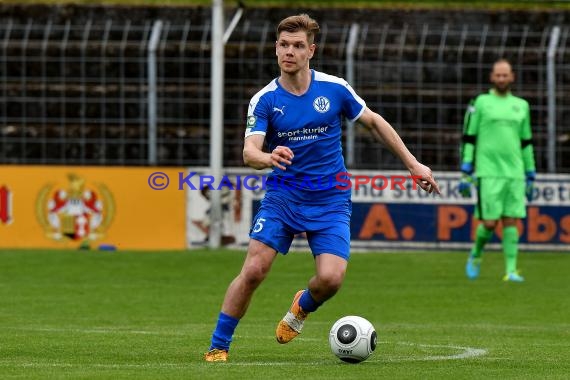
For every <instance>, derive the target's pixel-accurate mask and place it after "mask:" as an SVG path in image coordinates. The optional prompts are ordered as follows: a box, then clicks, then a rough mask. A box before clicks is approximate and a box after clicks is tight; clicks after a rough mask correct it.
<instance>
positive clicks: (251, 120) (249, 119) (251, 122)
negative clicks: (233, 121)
mask: <svg viewBox="0 0 570 380" xmlns="http://www.w3.org/2000/svg"><path fill="white" fill-rule="evenodd" d="M256 121H257V117H255V115H251V116H248V117H247V127H248V128H250V129H251V128H252V127H254V126H255V122H256Z"/></svg>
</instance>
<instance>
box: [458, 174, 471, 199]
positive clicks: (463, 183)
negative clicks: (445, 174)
mask: <svg viewBox="0 0 570 380" xmlns="http://www.w3.org/2000/svg"><path fill="white" fill-rule="evenodd" d="M474 183H475V178H473V176H470V175H467V174H465V173H462V174H461V180H460V181H459V187H458V190H459V194H461V196H462V197H463V198H471V185H473V184H474Z"/></svg>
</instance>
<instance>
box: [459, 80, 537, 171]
mask: <svg viewBox="0 0 570 380" xmlns="http://www.w3.org/2000/svg"><path fill="white" fill-rule="evenodd" d="M461 159H462V162H470V163H473V165H474V167H475V174H476V176H477V177H503V178H517V179H522V178H525V173H526V172H529V171H535V170H536V169H535V163H534V152H533V146H532V131H531V129H530V109H529V105H528V102H527V101H526V100H524V99H522V98H519V97H516V96H514V95H512V94H511V93H510V92H509V93H508V94H506V95H504V96H501V95H497V94H496V93H495V91H494V90H490V91H489V93H487V94H481V95H479V96H478V97H477V98H476V99H475V100H474V101H472V102H471V104H470V106H469V108H468V109H467V113H466V114H465V121H464V127H463V146H462V151H461Z"/></svg>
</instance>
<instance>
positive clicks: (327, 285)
mask: <svg viewBox="0 0 570 380" xmlns="http://www.w3.org/2000/svg"><path fill="white" fill-rule="evenodd" d="M318 278H319V282H320V283H321V286H322V287H323V288H324V289H326V291H327V292H328V293H333V294H334V293H336V292H337V291H338V290H339V289H340V287H341V286H342V282H343V281H344V272H341V271H335V272H326V273H321V274H320V275H319V277H318Z"/></svg>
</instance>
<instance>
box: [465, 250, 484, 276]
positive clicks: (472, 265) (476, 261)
mask: <svg viewBox="0 0 570 380" xmlns="http://www.w3.org/2000/svg"><path fill="white" fill-rule="evenodd" d="M479 272H481V257H473V253H470V254H469V257H468V258H467V264H466V265H465V274H466V275H467V278H468V279H470V280H475V279H476V278H477V277H479Z"/></svg>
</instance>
